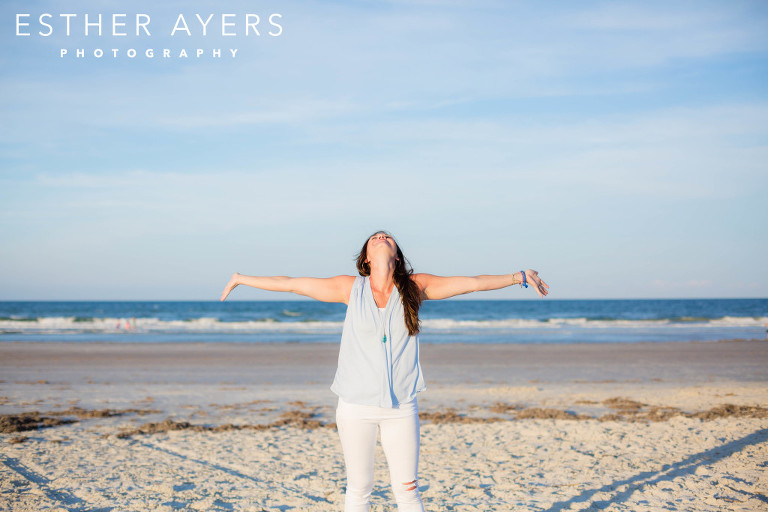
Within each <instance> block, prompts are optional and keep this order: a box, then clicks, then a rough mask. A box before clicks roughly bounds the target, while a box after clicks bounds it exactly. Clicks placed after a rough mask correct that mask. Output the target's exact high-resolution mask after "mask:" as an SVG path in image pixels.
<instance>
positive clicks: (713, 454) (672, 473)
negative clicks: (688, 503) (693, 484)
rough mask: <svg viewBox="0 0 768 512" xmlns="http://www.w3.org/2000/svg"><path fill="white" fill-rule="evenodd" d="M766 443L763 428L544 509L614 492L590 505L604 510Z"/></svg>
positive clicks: (765, 499)
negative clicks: (647, 490)
mask: <svg viewBox="0 0 768 512" xmlns="http://www.w3.org/2000/svg"><path fill="white" fill-rule="evenodd" d="M765 442H768V429H761V430H758V431H755V432H753V433H751V434H749V435H748V436H745V437H743V438H741V439H736V440H734V441H731V442H729V443H726V444H724V445H722V446H717V447H715V448H712V449H710V450H706V451H703V452H699V453H696V454H694V455H691V456H690V457H686V458H685V459H683V460H681V461H680V462H675V463H672V464H667V465H665V466H664V467H662V468H661V470H659V471H644V472H642V473H638V474H637V475H635V476H633V477H631V478H627V479H626V480H619V481H617V482H613V483H610V484H607V485H604V486H602V487H598V488H596V489H588V490H585V491H582V492H581V493H580V494H579V495H577V496H574V497H573V498H571V499H569V500H567V501H560V502H557V503H554V504H552V506H551V507H549V508H548V509H546V510H545V511H544V512H559V511H562V510H568V509H570V508H571V506H572V505H574V504H576V503H585V502H588V501H589V500H590V498H592V496H594V495H596V494H598V493H606V494H613V496H612V497H611V498H610V499H606V500H600V501H594V502H592V503H591V504H590V505H591V506H590V508H591V509H596V510H602V509H605V508H607V507H608V506H610V505H612V504H616V503H623V502H624V501H626V500H627V498H629V497H630V496H631V495H632V494H633V493H635V492H636V491H639V490H641V489H643V488H644V487H647V486H649V485H654V484H657V483H659V482H665V481H671V480H674V479H675V478H678V477H681V476H686V475H690V474H693V473H694V472H695V471H696V469H698V468H699V467H700V466H703V465H705V464H713V463H715V462H717V461H719V460H722V459H725V458H727V457H730V456H731V455H733V454H735V453H737V452H740V451H741V450H743V449H744V448H746V447H747V446H750V445H756V444H760V443H765ZM746 483H751V482H746ZM731 489H733V488H731ZM733 490H734V491H736V492H738V493H740V494H743V495H745V497H748V498H753V499H757V500H760V501H762V502H763V503H768V496H766V495H764V494H758V493H748V492H745V491H739V490H737V489H733Z"/></svg>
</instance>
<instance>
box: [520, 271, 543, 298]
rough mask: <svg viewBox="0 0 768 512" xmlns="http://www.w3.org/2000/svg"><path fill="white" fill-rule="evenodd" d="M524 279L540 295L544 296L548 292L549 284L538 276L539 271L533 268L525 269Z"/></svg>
mask: <svg viewBox="0 0 768 512" xmlns="http://www.w3.org/2000/svg"><path fill="white" fill-rule="evenodd" d="M525 279H526V280H527V281H528V284H529V285H530V286H533V289H534V290H536V293H538V294H539V296H540V297H544V296H545V295H547V294H548V293H549V285H548V284H547V283H545V282H544V281H542V280H541V278H539V273H538V272H536V271H535V270H531V269H528V270H526V271H525Z"/></svg>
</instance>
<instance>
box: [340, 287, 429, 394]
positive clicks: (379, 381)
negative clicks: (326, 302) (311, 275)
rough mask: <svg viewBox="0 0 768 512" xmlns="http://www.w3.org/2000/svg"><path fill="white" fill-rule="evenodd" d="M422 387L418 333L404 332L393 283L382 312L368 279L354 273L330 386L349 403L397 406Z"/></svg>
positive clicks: (399, 301)
mask: <svg viewBox="0 0 768 512" xmlns="http://www.w3.org/2000/svg"><path fill="white" fill-rule="evenodd" d="M425 389H426V386H425V385H424V378H423V376H422V374H421V365H420V364H419V337H418V335H416V336H410V335H409V334H408V328H407V327H406V326H405V317H404V314H403V302H402V299H401V298H400V293H399V292H398V291H397V287H396V286H395V287H393V288H392V293H391V294H390V296H389V301H388V302H387V306H386V307H385V308H384V311H383V314H382V313H381V312H379V308H378V306H376V301H375V300H374V298H373V291H372V290H371V284H370V281H369V279H368V278H367V277H358V278H356V279H355V283H354V285H352V292H351V293H350V295H349V305H348V306H347V316H346V318H345V319H344V330H343V332H342V334H341V346H340V348H339V366H338V369H337V370H336V377H335V378H334V380H333V385H332V386H331V391H333V392H334V393H336V394H337V395H339V396H340V397H341V398H342V399H343V400H344V401H346V402H350V403H353V404H360V405H375V406H378V407H397V406H398V405H399V404H401V403H405V402H409V401H411V400H413V399H414V398H415V397H416V394H417V393H419V392H420V391H424V390H425Z"/></svg>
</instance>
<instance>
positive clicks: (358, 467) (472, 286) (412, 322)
mask: <svg viewBox="0 0 768 512" xmlns="http://www.w3.org/2000/svg"><path fill="white" fill-rule="evenodd" d="M357 272H358V274H360V275H359V276H357V277H356V276H336V277H329V278H314V277H285V276H271V277H254V276H244V275H241V274H234V275H233V276H232V278H231V279H230V281H229V283H227V286H226V287H225V288H224V291H223V292H222V294H221V300H224V299H226V298H227V296H228V295H229V294H230V292H231V291H232V290H233V289H234V288H235V287H237V286H239V285H241V284H242V285H246V286H252V287H254V288H260V289H262V290H271V291H276V292H293V293H297V294H299V295H305V296H307V297H311V298H313V299H317V300H320V301H324V302H340V303H343V304H346V305H347V314H346V318H345V320H344V328H343V330H342V334H341V346H340V349H339V361H338V368H337V370H336V377H335V379H334V381H333V385H332V386H331V390H332V391H333V392H334V393H336V394H337V395H338V397H339V400H338V406H337V409H336V424H337V426H338V431H339V438H340V440H341V447H342V450H343V452H344V462H345V465H346V469H347V490H346V494H345V497H344V511H345V512H367V511H368V510H369V508H370V498H371V491H372V489H373V473H374V471H373V470H374V461H373V455H374V451H375V447H376V438H377V435H378V434H379V433H380V435H381V445H382V448H383V449H384V453H385V454H386V456H387V462H388V464H389V470H390V477H391V479H392V490H393V491H394V495H395V500H396V502H397V508H398V510H400V511H401V512H423V511H424V506H423V505H422V502H421V496H420V495H419V481H418V462H419V409H418V405H417V403H416V395H417V394H418V393H419V392H421V391H423V390H424V389H425V387H426V386H425V384H424V379H423V377H422V373H421V364H420V362H419V337H418V334H419V329H420V321H419V307H420V306H421V303H422V302H423V301H425V300H439V299H447V298H449V297H454V296H456V295H461V294H465V293H470V292H477V291H483V290H498V289H499V288H506V287H507V286H512V285H515V284H519V285H521V287H523V286H524V287H526V288H528V286H529V285H530V286H531V287H532V288H533V290H534V291H535V292H536V293H538V294H539V296H541V297H544V296H546V295H547V294H548V293H549V285H547V284H546V283H545V282H544V281H542V280H541V279H540V278H539V275H538V272H536V271H535V270H525V271H522V270H521V271H520V272H515V273H512V274H505V275H479V276H472V277H469V276H466V277H464V276H459V277H442V276H436V275H432V274H414V273H413V269H411V266H410V264H409V263H408V261H407V260H406V259H405V256H403V253H402V251H401V250H400V246H399V245H398V244H397V243H396V242H395V239H394V238H392V236H391V235H390V234H389V233H387V232H385V231H377V232H376V233H374V234H373V235H371V236H370V237H369V238H368V239H367V240H366V241H365V243H364V244H363V248H362V249H361V250H360V252H359V253H358V255H357Z"/></svg>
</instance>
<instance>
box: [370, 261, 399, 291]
mask: <svg viewBox="0 0 768 512" xmlns="http://www.w3.org/2000/svg"><path fill="white" fill-rule="evenodd" d="M370 265H371V274H370V277H369V280H370V282H371V289H372V290H373V291H374V292H375V293H379V294H382V295H384V296H386V297H389V294H390V293H391V292H392V287H393V286H394V285H395V261H394V260H391V259H389V258H386V259H382V260H378V261H376V260H371V262H370Z"/></svg>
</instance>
